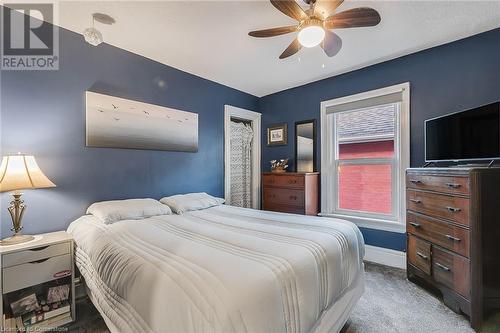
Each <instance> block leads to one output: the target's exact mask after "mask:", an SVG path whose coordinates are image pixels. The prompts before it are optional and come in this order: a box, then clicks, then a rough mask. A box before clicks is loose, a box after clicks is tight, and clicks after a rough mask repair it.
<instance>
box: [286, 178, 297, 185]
mask: <svg viewBox="0 0 500 333" xmlns="http://www.w3.org/2000/svg"><path fill="white" fill-rule="evenodd" d="M295 183H297V180H295V179H289V180H288V184H295Z"/></svg>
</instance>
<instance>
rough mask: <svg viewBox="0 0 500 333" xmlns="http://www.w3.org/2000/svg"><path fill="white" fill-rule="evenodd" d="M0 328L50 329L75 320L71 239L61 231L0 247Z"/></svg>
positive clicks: (20, 330)
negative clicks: (30, 240) (0, 273)
mask: <svg viewBox="0 0 500 333" xmlns="http://www.w3.org/2000/svg"><path fill="white" fill-rule="evenodd" d="M0 266H1V269H2V283H0V294H1V297H2V301H1V302H0V318H1V319H2V321H1V323H0V331H2V332H4V331H5V332H7V331H9V332H10V331H12V332H15V331H16V327H17V329H18V331H19V332H24V331H27V332H38V331H45V330H53V329H55V328H57V327H60V326H63V325H66V324H68V323H70V322H72V321H74V320H75V296H74V295H75V283H74V268H73V267H74V265H73V239H72V238H71V236H70V235H69V234H68V233H66V232H64V231H60V232H52V233H48V234H43V235H37V236H35V239H34V240H33V241H32V242H29V243H22V244H15V245H9V246H0Z"/></svg>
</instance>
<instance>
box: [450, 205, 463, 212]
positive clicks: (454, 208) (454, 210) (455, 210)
mask: <svg viewBox="0 0 500 333" xmlns="http://www.w3.org/2000/svg"><path fill="white" fill-rule="evenodd" d="M446 209H447V210H448V211H450V212H452V213H458V212H459V211H461V209H460V208H456V207H449V206H448V207H446Z"/></svg>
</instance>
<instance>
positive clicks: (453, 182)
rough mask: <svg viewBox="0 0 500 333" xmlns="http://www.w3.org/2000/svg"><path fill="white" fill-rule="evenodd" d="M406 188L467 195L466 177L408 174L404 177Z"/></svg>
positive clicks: (467, 182) (467, 179)
mask: <svg viewBox="0 0 500 333" xmlns="http://www.w3.org/2000/svg"><path fill="white" fill-rule="evenodd" d="M406 186H407V187H409V188H414V189H419V190H427V191H435V192H443V193H450V194H463V195H468V194H469V178H468V177H449V176H430V175H421V174H415V173H408V174H407V175H406Z"/></svg>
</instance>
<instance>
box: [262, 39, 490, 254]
mask: <svg viewBox="0 0 500 333" xmlns="http://www.w3.org/2000/svg"><path fill="white" fill-rule="evenodd" d="M403 82H410V85H411V88H410V94H411V111H410V112H411V147H410V149H411V165H412V166H415V167H417V166H421V165H422V164H423V162H424V147H423V142H424V140H423V123H424V120H425V119H427V118H431V117H435V116H439V115H443V114H447V113H450V112H455V111H460V110H464V109H468V108H472V107H476V106H479V105H481V104H485V103H490V102H493V101H498V100H500V29H496V30H492V31H489V32H486V33H483V34H479V35H475V36H473V37H470V38H466V39H462V40H459V41H456V42H453V43H450V44H446V45H443V46H439V47H435V48H432V49H429V50H425V51H422V52H419V53H415V54H411V55H408V56H405V57H401V58H398V59H395V60H391V61H387V62H384V63H381V64H377V65H374V66H370V67H367V68H363V69H360V70H357V71H353V72H349V73H346V74H343V75H339V76H335V77H331V78H328V79H325V80H321V81H317V82H313V83H310V84H307V85H303V86H300V87H297V88H293V89H289V90H285V91H282V92H279V93H276V94H272V95H269V96H265V97H263V98H261V99H260V102H259V103H260V108H259V109H260V111H261V112H262V114H263V128H264V129H265V128H266V127H267V126H268V125H270V124H273V123H280V122H286V123H288V129H289V132H288V133H289V134H288V140H289V143H288V145H286V146H281V147H263V149H262V167H263V170H264V171H265V170H269V162H268V161H269V160H271V159H277V158H286V157H290V158H293V156H294V134H295V133H294V130H295V128H294V123H295V122H296V121H300V120H305V119H312V118H316V119H318V131H317V140H318V143H319V137H320V129H319V117H320V102H321V101H325V100H329V99H333V98H337V97H342V96H346V95H352V94H356V93H359V92H364V91H367V90H372V89H377V88H382V87H386V86H390V85H394V84H398V83H403ZM263 140H264V141H263V142H266V140H267V138H266V133H265V132H264V131H263ZM317 149H318V150H317V165H318V168H319V167H320V145H319V144H318V147H317ZM291 167H292V168H293V167H294V166H293V161H292V163H291ZM362 231H363V234H364V236H365V241H366V243H367V244H371V245H376V246H382V247H386V248H392V249H396V250H402V249H405V247H406V245H405V237H404V234H398V233H390V232H385V231H377V230H367V229H363V230H362Z"/></svg>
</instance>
